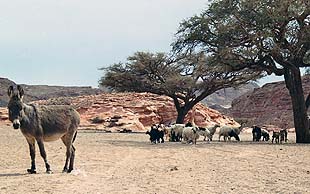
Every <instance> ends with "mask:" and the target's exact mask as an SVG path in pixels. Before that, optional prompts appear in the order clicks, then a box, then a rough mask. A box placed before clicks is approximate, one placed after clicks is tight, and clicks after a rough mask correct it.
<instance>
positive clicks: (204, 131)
mask: <svg viewBox="0 0 310 194" xmlns="http://www.w3.org/2000/svg"><path fill="white" fill-rule="evenodd" d="M197 132H198V134H199V135H201V136H203V137H204V138H203V141H206V138H207V137H208V141H212V135H211V132H210V130H209V129H208V128H203V127H199V128H198V131H197Z"/></svg>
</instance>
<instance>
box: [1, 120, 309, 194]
mask: <svg viewBox="0 0 310 194" xmlns="http://www.w3.org/2000/svg"><path fill="white" fill-rule="evenodd" d="M215 137H216V138H215V139H217V134H216V135H215ZM289 138H290V140H291V141H293V139H294V134H289ZM250 139H251V136H250V134H241V140H242V142H226V143H224V142H218V141H214V142H211V143H205V142H202V141H199V142H198V143H197V145H186V144H181V143H174V142H167V143H164V144H158V145H151V144H150V143H149V142H148V136H147V135H146V134H119V133H98V132H97V133H95V132H90V131H80V132H79V134H78V137H77V140H76V142H75V147H76V149H77V151H76V163H75V164H76V165H75V170H74V171H73V172H72V173H71V174H64V173H62V168H63V164H64V159H65V149H64V146H63V144H62V142H61V141H56V142H50V143H46V144H45V146H46V151H47V154H48V159H49V162H50V164H51V167H52V170H53V172H54V173H53V174H46V173H45V167H44V163H43V160H42V159H41V157H40V156H39V154H38V151H37V157H36V158H37V172H38V174H33V175H30V174H27V173H26V169H27V168H29V167H30V156H29V152H28V146H27V143H26V140H25V139H24V137H23V136H22V134H21V132H20V131H19V130H14V129H12V128H11V127H3V126H2V127H0V156H1V157H0V193H1V194H2V193H19V194H20V193H66V194H70V193H74V194H77V193H83V194H84V193H91V194H96V193H108V194H110V193H135V194H136V193H146V194H149V193H163V194H165V193H195V194H196V193H310V184H309V180H310V165H309V163H310V146H309V145H296V144H294V143H286V144H282V145H273V144H271V143H270V142H269V143H264V142H259V143H253V142H250ZM37 150H38V149H37Z"/></svg>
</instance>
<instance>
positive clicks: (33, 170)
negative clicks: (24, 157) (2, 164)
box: [27, 169, 37, 174]
mask: <svg viewBox="0 0 310 194" xmlns="http://www.w3.org/2000/svg"><path fill="white" fill-rule="evenodd" d="M27 172H28V174H36V173H37V171H36V170H35V169H27Z"/></svg>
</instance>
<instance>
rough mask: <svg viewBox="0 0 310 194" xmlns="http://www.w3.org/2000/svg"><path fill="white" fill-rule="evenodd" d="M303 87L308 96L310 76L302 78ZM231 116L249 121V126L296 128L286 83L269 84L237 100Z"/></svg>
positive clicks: (231, 110)
mask: <svg viewBox="0 0 310 194" xmlns="http://www.w3.org/2000/svg"><path fill="white" fill-rule="evenodd" d="M302 85H303V90H304V94H305V95H308V94H309V92H310V76H303V77H302ZM229 115H230V116H232V117H233V118H235V119H238V120H247V122H248V125H254V124H255V125H260V126H262V125H276V126H278V127H280V128H286V129H287V128H292V127H294V122H293V109H292V101H291V97H290V95H289V91H288V89H287V88H286V85H285V82H284V81H280V82H274V83H267V84H265V85H263V86H262V87H261V88H258V89H255V90H254V91H253V92H251V93H247V94H244V95H242V96H240V97H239V98H236V99H235V100H234V101H233V102H232V107H231V108H230V110H229Z"/></svg>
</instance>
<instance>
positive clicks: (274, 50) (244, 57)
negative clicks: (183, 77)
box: [173, 0, 310, 75]
mask: <svg viewBox="0 0 310 194" xmlns="http://www.w3.org/2000/svg"><path fill="white" fill-rule="evenodd" d="M309 4H310V3H309V1H308V0H283V1H280V0H277V1H270V0H252V1H247V0H241V1H240V0H219V1H214V2H213V3H211V5H210V7H209V8H208V9H207V10H205V11H203V12H202V13H201V14H200V15H198V16H194V17H192V18H190V19H188V20H186V21H184V22H182V23H181V25H180V28H179V30H178V32H177V40H176V42H175V43H174V44H173V48H174V51H175V52H185V53H186V52H188V51H190V50H203V51H207V52H208V53H209V54H210V55H212V56H214V57H215V58H216V59H217V60H218V61H219V63H221V64H226V65H229V66H231V67H232V68H233V69H240V68H244V67H248V68H252V69H256V70H265V71H266V72H267V73H268V74H271V73H275V74H276V75H283V74H284V69H285V68H287V69H290V70H292V71H296V70H298V68H300V67H307V66H310V63H309V60H306V58H309V56H308V55H307V52H308V53H309V50H310V38H309V37H310V27H309V24H310V16H309V14H310V5H309ZM307 56H308V57H307Z"/></svg>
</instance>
